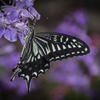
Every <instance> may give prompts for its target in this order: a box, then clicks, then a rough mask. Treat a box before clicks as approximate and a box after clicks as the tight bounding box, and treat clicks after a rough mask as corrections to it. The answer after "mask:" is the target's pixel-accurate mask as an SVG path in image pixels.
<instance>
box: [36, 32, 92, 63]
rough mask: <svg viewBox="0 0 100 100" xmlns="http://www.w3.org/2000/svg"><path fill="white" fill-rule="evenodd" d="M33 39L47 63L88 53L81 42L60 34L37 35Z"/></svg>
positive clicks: (87, 48) (84, 44)
mask: <svg viewBox="0 0 100 100" xmlns="http://www.w3.org/2000/svg"><path fill="white" fill-rule="evenodd" d="M35 39H36V43H37V45H38V46H39V48H41V50H42V52H43V54H44V58H45V59H46V60H47V61H48V62H51V61H56V60H62V59H66V58H68V57H73V56H82V55H86V54H88V53H89V52H90V49H89V47H88V46H87V44H86V43H84V42H83V41H82V40H80V39H78V38H76V37H73V36H69V35H65V34H62V33H53V32H51V33H50V32H46V33H45V32H43V33H37V34H36V35H35Z"/></svg>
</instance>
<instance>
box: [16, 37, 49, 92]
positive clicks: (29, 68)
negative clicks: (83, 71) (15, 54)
mask: <svg viewBox="0 0 100 100" xmlns="http://www.w3.org/2000/svg"><path fill="white" fill-rule="evenodd" d="M18 67H19V68H20V69H21V71H20V72H19V73H18V75H19V77H22V78H23V79H24V80H26V82H27V87H28V91H29V86H30V82H31V79H32V78H33V77H34V78H37V77H38V75H39V74H44V73H45V71H46V70H47V69H49V67H50V65H49V62H48V61H46V59H45V58H44V54H43V52H42V51H41V49H40V48H39V47H38V45H37V43H36V42H35V41H34V40H33V38H32V39H30V40H29V41H27V42H26V43H25V44H24V46H23V50H22V53H21V58H20V61H19V63H18Z"/></svg>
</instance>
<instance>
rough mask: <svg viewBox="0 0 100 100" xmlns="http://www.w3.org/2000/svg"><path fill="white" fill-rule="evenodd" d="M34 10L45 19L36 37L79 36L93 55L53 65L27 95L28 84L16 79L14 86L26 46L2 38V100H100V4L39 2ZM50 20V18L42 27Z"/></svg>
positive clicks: (89, 0)
mask: <svg viewBox="0 0 100 100" xmlns="http://www.w3.org/2000/svg"><path fill="white" fill-rule="evenodd" d="M5 2H6V1H5ZM1 5H2V3H1ZM34 8H35V9H36V10H37V11H38V13H39V14H40V15H41V19H40V20H39V21H37V23H36V28H35V32H36V33H37V32H47V31H48V32H49V31H56V32H60V33H64V34H69V35H73V36H77V37H78V38H80V39H82V40H83V41H85V42H86V43H87V44H88V45H89V46H90V50H91V53H90V54H88V55H86V56H83V57H74V58H69V59H67V60H62V61H56V62H52V63H51V67H50V69H49V70H48V71H47V72H46V73H45V75H42V76H39V78H38V79H34V80H33V82H32V84H31V88H32V89H31V92H30V93H29V94H27V89H26V83H25V81H24V80H22V79H20V78H18V77H16V80H14V82H10V76H11V74H12V71H11V70H12V68H13V67H14V66H15V65H16V64H17V62H18V61H19V57H20V52H21V49H22V44H21V42H20V41H19V39H18V40H17V42H13V43H12V42H9V41H7V40H6V39H5V38H3V37H2V38H1V39H0V100H7V99H9V100H33V99H34V100H100V1H99V0H35V2H34ZM46 17H50V18H49V19H48V20H46V21H45V22H43V23H42V24H39V23H41V22H42V21H43V20H44V19H46ZM16 76H17V75H16Z"/></svg>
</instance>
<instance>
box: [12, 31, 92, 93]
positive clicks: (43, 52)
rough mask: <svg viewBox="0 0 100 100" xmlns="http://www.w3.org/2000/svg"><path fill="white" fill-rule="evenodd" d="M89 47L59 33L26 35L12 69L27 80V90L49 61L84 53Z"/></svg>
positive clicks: (46, 67) (87, 51)
mask: <svg viewBox="0 0 100 100" xmlns="http://www.w3.org/2000/svg"><path fill="white" fill-rule="evenodd" d="M89 52H90V50H89V47H88V46H87V45H86V44H85V43H84V42H83V41H81V40H80V39H78V38H75V37H72V36H69V35H64V34H59V33H50V32H46V33H45V32H44V33H37V34H35V36H34V37H33V36H26V38H25V44H24V46H23V49H22V53H21V57H20V61H19V63H18V65H17V67H15V68H14V69H13V72H14V73H16V72H17V71H18V69H20V71H19V73H18V75H19V77H21V78H23V79H24V80H26V82H27V88H28V92H29V87H30V82H31V79H32V78H33V77H35V78H37V77H38V75H39V74H40V73H42V74H44V73H45V70H46V69H49V67H50V62H51V61H56V60H61V59H65V58H68V57H73V56H78V55H85V54H87V53H89Z"/></svg>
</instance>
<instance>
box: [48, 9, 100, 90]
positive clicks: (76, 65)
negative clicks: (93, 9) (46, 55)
mask: <svg viewBox="0 0 100 100" xmlns="http://www.w3.org/2000/svg"><path fill="white" fill-rule="evenodd" d="M86 23H87V16H86V13H85V11H84V10H82V9H78V10H76V11H75V12H72V13H71V15H67V16H65V17H64V20H63V21H62V22H61V23H60V24H59V25H58V27H57V28H56V29H55V30H54V31H56V32H58V33H64V34H68V35H72V36H75V37H78V38H80V39H81V40H83V41H84V42H86V43H87V44H88V46H89V47H90V53H89V54H88V55H85V56H80V57H73V58H69V59H67V60H62V61H57V62H53V63H52V67H51V69H50V71H49V72H50V74H49V77H50V79H51V80H53V81H56V82H60V83H64V84H67V85H71V86H72V87H73V88H75V89H77V90H84V91H86V90H88V89H89V88H90V83H91V78H92V76H97V75H99V71H100V69H99V66H98V60H97V59H96V54H97V52H98V51H97V49H96V47H94V46H93V45H92V44H91V39H90V37H89V36H88V35H87V25H86Z"/></svg>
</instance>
